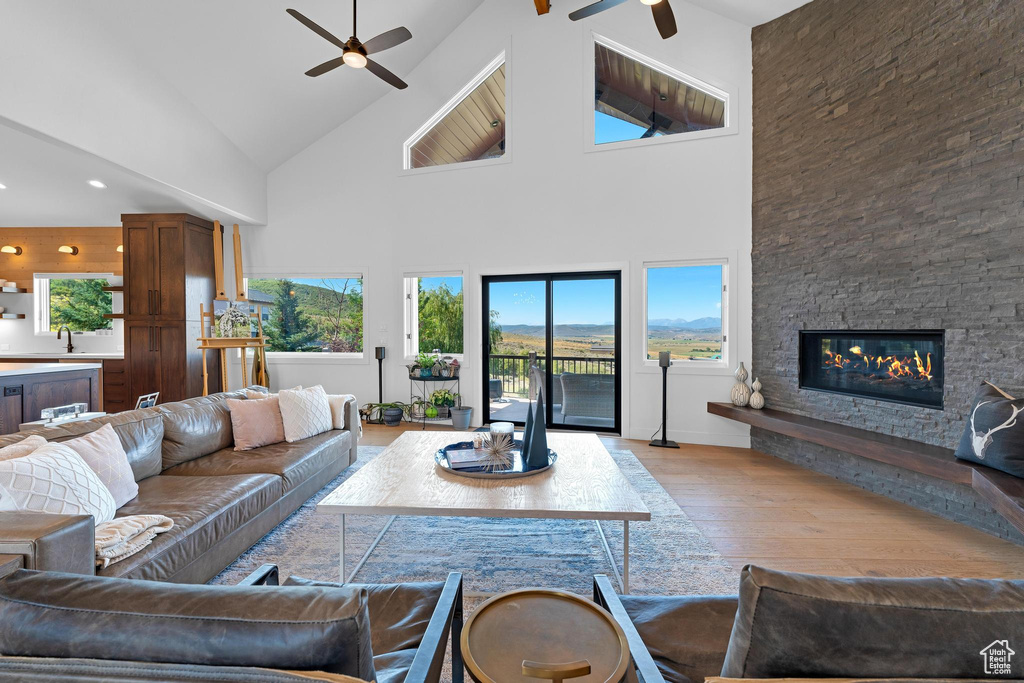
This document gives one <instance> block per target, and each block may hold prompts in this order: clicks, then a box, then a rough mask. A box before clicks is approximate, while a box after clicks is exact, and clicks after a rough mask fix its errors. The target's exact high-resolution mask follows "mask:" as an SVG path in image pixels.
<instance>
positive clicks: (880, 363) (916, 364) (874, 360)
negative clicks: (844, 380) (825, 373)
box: [823, 346, 932, 382]
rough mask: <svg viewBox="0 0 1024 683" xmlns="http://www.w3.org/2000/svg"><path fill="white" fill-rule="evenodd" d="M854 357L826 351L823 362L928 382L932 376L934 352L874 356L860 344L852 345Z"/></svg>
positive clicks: (835, 366) (892, 376)
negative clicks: (911, 355)
mask: <svg viewBox="0 0 1024 683" xmlns="http://www.w3.org/2000/svg"><path fill="white" fill-rule="evenodd" d="M850 353H851V354H852V357H850V358H844V357H843V355H842V354H841V353H832V352H831V351H825V358H824V359H823V363H824V365H825V367H829V368H839V369H840V370H855V369H863V370H866V371H868V372H869V373H872V374H877V373H875V372H874V371H879V372H882V373H884V376H887V377H890V378H893V379H895V378H898V377H902V378H907V379H916V380H921V381H923V382H927V381H929V380H931V378H932V354H931V353H928V354H926V355H925V358H924V359H922V358H921V354H919V353H918V352H917V351H914V357H913V358H909V357H903V358H897V357H895V356H872V355H871V354H867V353H864V350H863V349H862V348H861V347H859V346H851V347H850Z"/></svg>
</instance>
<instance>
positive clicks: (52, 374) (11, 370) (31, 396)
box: [0, 363, 100, 434]
mask: <svg viewBox="0 0 1024 683" xmlns="http://www.w3.org/2000/svg"><path fill="white" fill-rule="evenodd" d="M42 365H44V364H40V363H25V364H17V363H3V364H2V366H3V371H2V373H0V434H12V433H14V432H17V431H18V427H19V425H21V424H22V423H24V422H32V421H34V420H38V419H40V417H41V413H42V411H43V409H44V408H54V407H57V406H64V405H68V404H70V403H84V404H85V405H86V410H87V411H94V410H99V405H100V371H99V369H98V368H77V367H75V365H76V364H72V363H68V364H66V365H63V366H57V365H56V364H45V365H52V367H47V368H46V371H42V372H41V371H39V370H33V371H28V369H30V368H40V367H41V366H42Z"/></svg>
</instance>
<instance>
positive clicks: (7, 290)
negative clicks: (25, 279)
mask: <svg viewBox="0 0 1024 683" xmlns="http://www.w3.org/2000/svg"><path fill="white" fill-rule="evenodd" d="M0 294H28V289H26V288H25V287H0Z"/></svg>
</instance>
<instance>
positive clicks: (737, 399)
mask: <svg viewBox="0 0 1024 683" xmlns="http://www.w3.org/2000/svg"><path fill="white" fill-rule="evenodd" d="M729 399H730V400H731V401H732V404H733V405H734V406H741V407H742V406H745V405H747V403H748V402H750V387H748V386H747V369H746V368H745V367H743V361H740V366H739V367H738V368H736V384H734V385H733V387H732V391H730V392H729Z"/></svg>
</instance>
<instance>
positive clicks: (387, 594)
mask: <svg viewBox="0 0 1024 683" xmlns="http://www.w3.org/2000/svg"><path fill="white" fill-rule="evenodd" d="M284 585H285V586H325V587H327V586H331V587H338V586H339V584H337V583H331V582H329V581H313V580H311V579H304V578H302V577H299V576H291V577H288V579H286V580H285V582H284ZM345 587H346V588H358V589H361V590H365V591H366V594H367V597H368V603H367V604H368V607H369V614H370V633H371V638H372V643H373V665H374V669H376V671H377V683H401V682H402V681H404V680H405V678H406V676H407V675H408V673H409V667H411V666H412V660H413V659H414V658H415V656H416V650H417V649H418V648H419V646H420V643H421V642H422V641H423V634H425V633H426V632H427V625H428V624H429V623H430V617H431V616H432V615H433V614H434V608H435V607H436V606H437V601H438V600H440V599H441V591H442V590H443V589H444V582H427V583H389V584H346V586H345Z"/></svg>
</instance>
